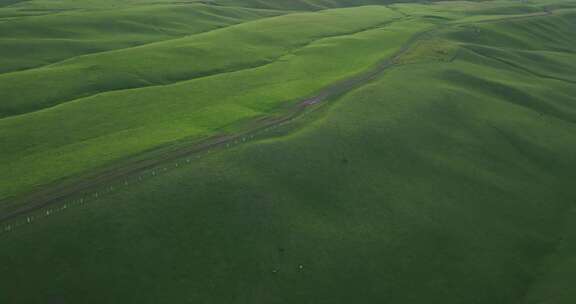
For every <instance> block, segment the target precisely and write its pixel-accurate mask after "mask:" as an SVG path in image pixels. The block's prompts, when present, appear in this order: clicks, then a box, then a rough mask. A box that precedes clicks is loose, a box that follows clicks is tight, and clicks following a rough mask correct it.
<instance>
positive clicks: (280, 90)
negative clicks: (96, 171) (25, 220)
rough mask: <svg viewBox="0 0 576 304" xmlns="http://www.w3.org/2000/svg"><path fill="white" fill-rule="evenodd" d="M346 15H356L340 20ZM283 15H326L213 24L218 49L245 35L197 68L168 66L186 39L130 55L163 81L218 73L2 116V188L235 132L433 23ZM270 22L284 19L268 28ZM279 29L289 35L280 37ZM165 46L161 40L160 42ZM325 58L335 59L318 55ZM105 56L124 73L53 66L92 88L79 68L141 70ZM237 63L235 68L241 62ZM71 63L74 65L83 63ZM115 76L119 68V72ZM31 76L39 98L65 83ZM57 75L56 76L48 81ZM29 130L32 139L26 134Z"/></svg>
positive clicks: (7, 191) (363, 15)
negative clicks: (223, 28)
mask: <svg viewBox="0 0 576 304" xmlns="http://www.w3.org/2000/svg"><path fill="white" fill-rule="evenodd" d="M346 16H348V17H352V16H355V17H356V18H348V19H344V18H342V17H346ZM287 18H291V20H292V21H293V22H295V23H296V24H298V22H301V24H307V23H305V22H306V21H308V20H311V21H310V22H311V23H312V24H314V23H313V21H314V20H316V18H321V20H322V21H323V22H322V23H318V26H317V27H314V26H307V27H306V29H307V30H302V31H297V27H290V26H287V24H289V22H286V21H284V20H283V19H284V18H281V19H280V20H278V19H276V18H272V19H269V20H265V21H262V23H263V24H261V22H260V21H257V22H256V24H254V25H253V24H252V23H250V24H243V25H241V26H240V28H237V27H231V28H229V29H226V31H225V32H224V38H220V33H219V32H211V33H210V34H208V35H209V38H208V41H212V40H214V45H215V46H216V47H215V49H216V50H218V49H219V48H220V45H221V44H220V43H218V41H221V40H218V39H225V38H231V37H232V36H237V37H247V38H245V40H243V41H245V42H243V43H239V44H242V46H243V47H242V48H239V49H230V48H228V47H226V45H224V47H223V48H222V49H221V50H220V51H215V52H211V51H202V50H201V49H200V50H198V51H197V53H205V54H210V55H207V56H206V60H205V61H201V62H191V63H190V65H188V66H192V68H191V70H190V71H186V68H183V69H182V70H179V69H178V68H177V67H178V66H187V65H185V64H181V63H180V61H179V60H175V61H172V62H173V64H174V66H170V67H169V68H166V69H163V68H162V64H163V63H164V64H165V63H166V62H167V61H166V60H164V59H165V58H171V56H174V57H175V58H176V59H178V58H179V55H178V50H181V49H182V48H181V47H180V46H181V45H180V44H177V46H176V47H172V48H168V49H166V51H165V52H166V54H162V53H157V52H154V51H151V52H150V53H148V54H150V55H149V56H150V57H151V58H152V59H151V60H143V61H134V64H139V63H140V62H145V63H146V64H142V65H141V66H142V71H143V73H148V74H150V75H151V76H150V77H158V78H159V79H161V80H160V81H162V79H163V77H165V76H164V75H163V74H162V73H163V71H165V72H166V73H167V74H168V75H170V74H172V75H177V76H174V77H181V76H180V75H179V74H178V73H186V72H192V73H194V72H195V71H199V70H200V69H202V68H204V69H206V70H207V72H206V73H214V75H207V76H204V77H202V76H199V77H196V78H194V77H193V76H191V77H192V79H190V80H184V81H176V82H174V83H173V84H167V85H154V84H152V85H148V86H146V87H145V88H137V89H131V90H117V91H114V92H106V93H101V94H97V95H94V96H90V97H86V98H81V99H76V100H73V101H71V102H66V103H63V104H61V105H59V106H56V107H51V108H48V109H45V110H41V111H35V112H31V113H28V114H26V115H19V116H13V117H7V118H5V119H3V120H0V138H1V139H2V141H3V142H4V143H6V147H7V149H4V150H3V151H1V152H0V153H1V154H2V158H1V161H0V162H1V163H2V166H3V167H4V168H5V169H6V170H7V171H8V172H10V173H11V174H10V175H11V177H12V178H10V179H5V180H0V184H1V185H2V187H0V189H1V190H0V196H1V197H6V196H8V195H13V194H17V193H22V192H25V191H27V190H30V189H31V188H32V187H33V186H34V185H38V184H45V183H47V182H50V181H54V180H56V179H58V178H62V177H66V176H70V175H72V174H76V173H79V172H83V171H85V170H87V169H90V168H95V167H98V166H102V165H104V164H107V163H109V162H110V161H113V160H118V159H121V158H123V157H126V156H128V155H133V154H135V153H138V152H140V151H145V150H148V149H151V148H154V147H157V146H159V145H162V144H166V143H169V142H173V141H176V140H184V139H187V138H192V139H198V138H203V137H208V136H212V135H215V134H217V133H218V132H222V131H226V132H230V131H233V130H234V129H235V127H234V123H237V122H238V121H240V120H245V119H254V118H257V117H261V116H262V115H266V114H270V113H272V112H274V111H276V110H277V109H278V106H279V105H281V104H283V103H286V102H289V101H292V100H294V99H297V98H299V97H301V96H307V95H310V94H312V93H314V92H315V91H317V90H319V89H320V88H322V87H323V86H326V85H328V84H330V83H332V82H334V81H337V80H339V79H342V78H344V77H347V76H350V75H354V74H356V73H359V72H361V71H363V70H365V69H367V68H369V67H370V66H372V65H374V64H375V63H376V62H378V60H381V59H383V58H386V57H387V56H390V55H391V54H392V53H393V52H394V51H396V50H398V49H399V48H400V47H401V46H402V44H403V43H404V42H405V41H407V40H408V39H409V38H410V36H411V35H412V34H414V33H416V32H418V31H421V30H424V29H425V28H426V27H427V25H426V22H422V21H417V20H407V21H404V20H398V21H397V22H394V23H390V22H391V21H393V19H395V18H396V14H395V13H393V12H391V11H390V10H389V9H386V8H377V7H363V8H358V9H343V10H335V11H328V12H323V13H319V16H317V14H313V15H306V14H305V15H299V14H298V15H290V16H289V17H287ZM342 20H350V21H342ZM331 21H332V22H331ZM270 24H272V25H278V26H277V27H274V26H268V25H270ZM264 25H266V26H264ZM244 27H255V28H257V29H262V30H261V31H260V32H254V31H247V30H243V28H244ZM307 31H309V33H308V32H307ZM268 32H269V34H268ZM278 32H282V33H283V34H282V35H278V34H277V33H278ZM242 33H246V34H242ZM298 33H300V34H301V35H298ZM267 37H279V38H276V39H272V38H267ZM323 37H324V38H323ZM251 38H253V40H250V39H251ZM190 39H192V38H190ZM211 39H212V40H211ZM185 40H186V41H184V43H186V42H188V41H187V40H188V39H185ZM195 42H196V40H193V41H191V42H190V45H189V48H190V49H196V48H198V45H211V44H209V43H208V42H198V43H200V44H195ZM294 43H295V45H294ZM291 44H292V45H291ZM159 47H163V44H162V45H161V46H159ZM179 47H180V48H179ZM241 50H249V51H247V52H246V51H244V52H243V54H245V55H244V56H232V55H235V54H236V52H237V53H240V52H242V51H241ZM250 50H253V51H250ZM138 51H140V52H141V53H142V54H143V56H147V53H146V48H144V49H142V48H139V49H138ZM122 52H124V51H122ZM172 54H174V55H172ZM227 54H231V56H227ZM156 56H158V57H156ZM182 56H183V55H182ZM212 56H214V57H212ZM256 56H260V58H258V57H256ZM211 57H212V58H211ZM274 57H275V58H274ZM326 57H329V58H332V60H330V61H325V60H319V59H321V58H326ZM192 58H194V57H192ZM226 58H230V59H229V60H226ZM221 59H223V60H221ZM243 61H244V62H243ZM102 62H103V63H102V64H101V65H99V66H104V67H103V69H105V66H107V65H108V62H110V63H109V66H110V67H111V69H112V68H114V69H115V68H117V67H120V68H118V69H119V70H120V71H117V73H103V74H99V73H98V72H96V71H91V72H90V71H84V72H82V70H81V69H80V72H77V73H76V72H73V73H72V74H70V73H68V72H67V71H66V70H64V71H61V70H60V69H59V68H56V72H55V73H58V75H61V76H62V77H68V75H71V76H70V77H69V79H70V81H71V82H72V84H71V85H70V87H71V88H72V90H73V89H74V87H73V85H74V83H77V84H78V86H80V89H82V88H84V87H86V86H88V87H90V85H91V83H90V82H89V81H86V80H87V79H85V78H82V77H80V75H82V74H86V75H90V76H88V77H90V78H92V77H94V78H96V82H98V81H100V82H103V83H104V84H103V85H107V84H106V83H105V82H107V81H109V83H110V84H111V85H118V84H119V83H121V82H119V81H122V79H123V78H126V79H128V80H126V81H127V82H128V81H131V79H134V78H139V77H132V76H130V75H128V76H127V77H124V74H123V72H122V68H121V66H122V62H123V61H122V60H121V59H120V60H118V61H117V63H116V61H114V59H110V61H108V60H107V61H102ZM210 63H214V64H210ZM236 64H238V65H239V66H238V67H235V65H236ZM126 65H127V66H128V67H127V68H126V69H124V71H130V72H133V71H135V69H134V67H132V66H130V64H129V63H128V64H126ZM217 65H220V66H222V69H227V68H230V66H232V67H233V68H232V71H231V72H215V71H212V70H211V69H212V68H216V69H217V67H215V66H217ZM252 65H253V66H252ZM70 66H71V69H72V71H74V68H75V67H76V66H77V65H75V64H71V65H70ZM194 66H195V67H196V69H195V68H194ZM147 68H149V70H150V71H149V72H147V71H146V69H147ZM51 71H52V70H49V72H51ZM180 71H183V72H180ZM35 72H36V71H35ZM114 74H117V75H119V76H118V77H114ZM99 75H101V76H99ZM34 76H38V77H39V79H38V80H37V81H26V82H23V83H24V84H31V83H34V84H36V85H38V86H41V85H42V82H45V83H46V88H48V89H46V90H38V91H36V90H30V91H29V92H30V93H31V95H36V96H40V94H42V93H41V92H45V93H46V94H47V95H48V94H50V89H49V88H50V87H56V88H57V87H58V86H60V84H63V83H67V82H58V80H57V78H54V77H56V76H54V77H43V76H42V73H37V74H34V75H33V77H34ZM166 77H170V76H166ZM309 77H312V78H309ZM98 78H100V79H101V80H99V79H98ZM44 79H46V80H44ZM76 79H80V80H81V81H76ZM43 80H44V81H43ZM54 80H56V83H52V81H54ZM82 80H84V81H82ZM5 83H7V84H8V83H10V81H6V82H5ZM63 86H64V85H63ZM8 87H10V85H8ZM18 92H26V90H24V89H22V90H20V91H18ZM58 92H60V91H58ZM16 93H17V92H15V95H16ZM37 94H38V95H37ZM26 95H28V94H26V93H21V96H22V99H18V100H21V101H22V103H16V105H23V106H24V107H25V106H26V98H27V96H26ZM30 100H36V99H30ZM160 100H162V102H161V103H160V102H159V101H160ZM94 113H98V115H93V114H94ZM24 136H25V137H26V138H27V140H25V141H22V140H21V139H22V138H23V137H24Z"/></svg>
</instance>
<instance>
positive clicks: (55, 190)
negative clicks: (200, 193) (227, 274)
mask: <svg viewBox="0 0 576 304" xmlns="http://www.w3.org/2000/svg"><path fill="white" fill-rule="evenodd" d="M547 14H550V13H549V12H546V13H543V14H538V15H534V14H532V15H530V16H515V17H509V19H518V18H519V17H521V18H532V17H539V16H543V15H547ZM503 19H505V18H503ZM503 19H498V20H493V21H503ZM439 28H440V27H438V26H436V27H433V28H432V29H429V30H426V31H423V32H420V33H417V34H415V35H413V36H412V37H411V38H410V39H409V40H408V41H407V42H405V43H404V45H402V46H401V47H400V49H399V50H398V51H396V52H395V54H393V55H392V56H390V57H388V58H386V59H384V60H382V61H380V62H379V63H377V64H376V65H375V66H374V67H372V68H371V69H369V70H368V71H365V72H363V73H361V74H358V75H356V76H353V77H350V78H348V79H345V80H343V81H340V82H337V83H334V84H332V85H330V86H327V87H325V88H323V89H321V90H320V91H319V92H318V93H316V94H315V95H314V96H311V97H307V98H304V99H301V100H300V101H297V102H295V104H294V106H292V107H291V108H290V109H288V110H286V112H285V113H284V114H283V115H282V116H279V117H271V118H268V119H261V120H259V121H258V122H256V123H254V124H253V125H252V127H249V128H247V129H246V130H244V131H242V132H239V133H237V134H234V135H220V136H214V137H211V138H208V139H206V140H203V141H201V142H196V143H193V144H190V145H185V146H181V147H176V148H174V147H167V148H165V149H159V150H157V151H155V152H154V153H151V154H153V155H149V156H148V157H146V156H144V157H142V158H140V159H138V160H132V161H126V162H124V163H123V164H120V165H116V166H115V167H112V168H107V169H104V170H102V171H100V172H97V173H92V174H87V175H84V176H81V177H78V178H75V179H74V180H73V181H66V182H60V183H56V184H52V185H49V186H47V187H45V188H44V189H42V190H39V191H36V192H33V193H31V194H29V195H27V196H24V197H21V198H18V199H15V200H11V201H7V200H5V201H0V206H2V205H4V206H8V207H5V208H4V209H3V210H0V225H3V224H6V223H8V222H10V221H12V220H14V219H17V218H19V217H22V216H26V215H29V214H31V213H34V212H35V211H39V210H42V209H43V208H47V207H49V206H52V205H55V204H58V203H61V202H63V201H65V200H69V199H73V198H77V197H81V196H85V195H87V194H92V193H97V191H99V190H101V189H104V188H106V187H112V185H115V184H117V183H121V182H123V181H124V182H125V181H127V180H134V179H136V177H138V176H141V174H142V173H144V172H147V171H150V170H154V169H155V168H157V167H158V166H160V165H162V164H165V163H167V162H174V161H177V160H181V159H185V158H188V161H189V158H191V157H194V156H196V155H199V154H202V153H206V152H208V151H210V150H212V149H214V148H225V147H227V146H229V145H230V144H234V143H238V142H243V141H245V140H246V138H253V137H254V135H255V134H257V133H260V132H262V131H263V130H267V129H269V128H273V127H275V126H279V125H282V124H284V123H287V122H289V121H291V120H292V119H294V118H296V117H299V116H300V115H301V114H302V113H304V112H306V111H307V110H309V109H310V108H313V107H317V106H318V105H319V104H322V103H324V102H325V101H327V100H330V99H333V98H335V97H337V96H340V95H343V94H345V93H348V92H350V91H352V90H354V89H356V88H358V87H360V86H363V85H365V84H367V83H369V82H370V81H372V80H374V79H375V78H376V77H377V76H379V75H381V74H382V73H383V72H385V71H386V70H388V69H389V68H391V67H394V66H396V65H397V62H398V59H400V57H402V55H404V54H405V53H406V52H407V51H408V50H409V49H410V48H411V47H412V46H413V45H414V44H415V43H416V42H417V41H419V40H420V39H422V38H423V37H425V36H427V35H430V34H431V33H433V32H435V31H437V30H438V29H439ZM153 172H154V171H153ZM153 175H155V174H154V173H153ZM126 183H127V182H126Z"/></svg>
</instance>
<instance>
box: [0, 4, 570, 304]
mask: <svg viewBox="0 0 576 304" xmlns="http://www.w3.org/2000/svg"><path fill="white" fill-rule="evenodd" d="M48 2H49V1H31V3H29V4H26V2H21V3H17V4H12V5H8V6H6V7H5V8H0V12H1V11H2V10H4V9H11V10H15V11H16V10H17V8H18V6H25V5H34V6H38V7H41V6H43V5H45V6H46V8H49V7H50V4H49V3H48ZM82 2H84V1H82ZM58 3H59V4H58ZM91 3H92V2H91V1H85V9H87V8H88V7H90V6H91V5H94V7H93V8H91V9H94V10H98V9H104V8H103V7H106V4H105V2H103V3H104V4H98V3H97V2H94V4H91ZM115 3H117V4H118V5H120V6H122V7H123V8H125V9H126V10H132V9H134V10H135V11H137V10H139V9H152V8H151V7H148V6H151V4H147V3H144V2H139V4H138V5H137V6H142V7H141V8H133V6H135V4H134V3H131V2H130V1H121V2H120V1H118V2H115ZM150 3H152V2H151V1H150ZM215 3H217V4H218V5H215V4H197V3H191V4H189V5H190V8H189V9H190V10H196V9H198V10H200V11H204V10H206V9H219V10H220V12H221V13H218V16H219V17H218V18H220V17H222V16H224V15H225V13H223V12H228V13H230V12H232V11H230V10H236V12H239V14H240V12H241V14H242V17H239V18H238V19H236V18H235V19H234V20H235V21H234V22H229V23H227V24H226V25H221V24H220V23H218V24H219V25H218V26H225V27H224V28H221V29H215V28H212V27H204V26H205V24H203V22H204V21H202V22H199V23H198V24H195V25H194V24H192V23H190V27H191V28H194V29H195V30H197V32H195V33H192V32H190V33H187V34H184V36H183V37H179V38H172V39H170V38H166V37H163V38H162V37H160V36H156V37H155V38H150V39H151V40H149V41H148V43H146V44H144V45H142V46H137V47H123V46H120V44H118V45H109V46H108V47H109V48H108V49H106V50H104V49H102V50H101V51H98V52H97V53H95V54H85V55H82V56H79V57H76V56H77V55H75V54H63V53H62V54H61V55H62V56H64V57H66V58H68V59H66V60H61V61H59V62H57V63H53V64H50V65H47V66H37V67H33V68H29V69H26V70H21V71H10V72H6V73H4V74H0V87H1V88H2V90H0V109H1V111H0V113H1V115H2V116H3V118H1V119H0V147H1V149H0V168H2V171H3V172H7V173H5V174H4V177H3V178H2V179H0V197H4V198H5V197H10V196H15V195H20V194H25V193H27V192H30V191H34V190H35V189H37V188H38V187H40V186H42V185H46V184H49V183H51V182H54V181H57V180H60V179H64V178H75V177H78V176H81V175H82V173H85V172H90V171H91V170H95V169H97V168H102V167H105V166H112V165H114V164H117V163H119V162H122V160H126V159H129V158H130V157H133V156H135V155H140V153H142V152H144V151H150V150H154V149H155V148H157V147H163V146H167V145H170V144H174V143H176V142H178V143H183V142H184V143H187V142H195V141H197V140H200V139H202V138H206V137H209V136H213V135H215V134H222V133H228V134H233V133H234V132H237V131H238V130H239V128H240V126H241V125H242V122H246V121H254V120H257V119H260V118H263V117H269V116H270V115H276V114H278V112H279V111H281V110H280V109H282V108H283V107H289V106H290V105H293V104H294V103H295V101H296V100H300V99H301V98H304V97H306V96H311V95H313V94H314V93H315V92H318V91H319V90H320V89H322V88H324V87H326V86H328V85H329V84H331V83H335V82H337V81H340V80H342V79H346V78H348V77H351V76H353V75H358V74H359V73H362V72H363V71H366V70H369V69H370V68H371V67H373V66H374V65H376V64H377V63H378V62H381V61H382V60H384V59H386V58H390V57H392V56H394V54H396V53H397V52H398V51H399V50H402V49H403V47H405V46H407V45H408V46H409V47H408V48H406V51H405V52H403V53H402V55H401V56H400V57H398V58H396V59H395V60H394V62H395V63H396V65H395V66H393V67H391V68H389V69H387V70H386V71H385V72H384V73H382V74H381V75H379V76H378V77H377V78H376V79H374V80H373V81H371V82H369V83H366V84H364V85H363V86H361V87H358V88H356V89H355V90H353V91H351V92H348V93H347V94H345V95H343V96H339V97H338V98H334V99H331V100H328V101H326V102H324V103H323V104H321V105H318V106H317V107H316V108H314V110H310V111H309V112H308V113H307V115H304V116H301V117H299V118H297V119H296V120H294V121H293V122H291V123H290V124H286V125H283V126H281V127H280V128H278V129H275V130H272V131H268V132H264V133H259V135H258V136H257V137H256V139H255V140H252V141H249V142H248V143H245V144H242V145H238V146H235V147H234V148H231V149H220V150H218V151H217V152H215V153H211V154H208V155H206V156H203V157H202V158H200V159H195V160H194V161H192V162H191V163H190V164H187V165H186V166H183V167H182V168H178V169H174V170H171V171H168V172H165V173H163V174H161V175H160V176H156V177H154V178H151V179H147V180H144V181H142V182H141V183H138V184H131V185H129V186H125V187H119V189H117V190H115V191H113V192H112V193H110V194H108V195H105V196H103V197H100V198H98V199H97V200H92V201H91V202H90V203H88V204H86V205H82V207H75V208H68V209H66V210H64V211H62V212H59V213H58V214H56V215H54V216H50V217H46V218H44V219H42V220H39V221H37V222H34V223H32V224H30V225H24V226H22V227H20V228H18V229H16V230H14V231H11V232H9V233H4V234H0V261H2V263H0V303H51V302H54V303H60V302H62V303H402V304H403V303H447V304H450V303H454V304H456V303H458V304H460V303H462V304H468V303H479V304H484V303H486V304H500V303H501V304H509V303H519V304H540V303H550V304H557V303H562V304H563V303H574V301H575V300H576V293H575V292H574V288H572V287H573V282H574V280H575V279H576V264H575V263H574V257H575V256H576V255H575V254H576V235H575V234H574V224H573V223H574V221H575V220H576V213H574V210H576V209H575V208H576V205H575V203H576V189H574V186H573V182H574V180H575V178H576V171H575V170H574V169H575V168H576V153H575V152H576V136H575V135H574V134H576V125H575V122H576V99H575V97H574V96H576V73H574V71H576V51H575V50H576V35H574V32H575V30H576V10H574V7H576V5H574V3H573V2H572V1H529V2H528V3H519V2H512V1H485V2H465V1H454V2H440V3H436V4H430V3H427V4H411V3H398V4H393V5H388V6H380V5H378V4H382V3H384V1H382V2H380V3H379V2H378V1H371V2H368V1H366V3H364V2H353V1H295V2H293V4H292V5H291V4H290V3H291V2H290V1H240V0H221V1H215ZM352 3H355V4H371V5H369V6H358V7H353V8H341V7H343V6H348V5H351V4H352ZM67 5H69V6H71V7H67ZM74 5H75V4H73V3H70V2H67V1H63V0H62V1H59V2H57V3H55V4H54V7H60V8H61V9H70V10H76V8H73V6H74ZM100 5H101V7H100ZM165 5H175V4H170V3H160V4H158V3H156V4H154V8H153V9H158V8H161V7H163V6H165ZM178 5H184V4H178ZM187 5H188V4H186V5H184V6H187ZM327 8H328V9H327ZM545 9H546V10H545ZM302 10H308V12H301V11H302ZM547 10H552V13H548V12H547ZM177 11H178V10H177ZM312 11H313V12H312ZM77 13H80V12H73V13H70V14H77ZM81 13H82V14H88V15H89V12H88V11H86V12H81ZM115 13H118V11H116V12H115ZM178 13H180V12H179V11H178ZM66 14H68V13H66ZM222 14H223V15H222ZM244 14H247V15H244ZM94 16H96V15H94ZM18 18H22V20H19V21H17V22H24V21H26V19H27V18H40V17H39V16H31V17H30V16H28V17H18ZM42 18H44V17H42ZM46 18H48V16H47V17H46ZM168 18H169V17H168ZM240 19H241V20H240ZM157 20H160V19H157ZM218 20H220V19H218ZM163 21H166V20H163ZM11 22H12V21H7V22H2V23H0V27H2V26H4V25H6V24H10V23H11ZM190 22H191V21H190ZM210 22H212V21H210ZM168 23H169V22H168ZM6 26H8V25H6ZM31 29H32V28H31ZM188 30H189V29H187V30H186V31H188ZM126 31H127V32H132V30H130V29H126ZM31 32H33V31H32V30H31ZM184 32H185V31H184V30H183V31H182V32H181V33H184ZM423 33H424V34H423ZM78 35H81V34H80V32H79V33H78ZM178 35H180V34H178ZM88 36H89V35H88ZM121 36H124V35H123V34H122V35H121ZM413 37H417V39H416V40H413V39H412V38H413ZM114 39H116V38H114ZM152 39H154V42H151V41H152ZM23 40H26V39H23ZM1 43H2V42H0V45H1ZM131 43H132V42H131ZM63 49H67V48H66V47H63ZM82 52H83V51H82ZM54 58H55V57H54ZM22 60H23V62H25V61H26V60H27V59H25V58H22ZM34 62H38V61H37V58H32V59H30V61H29V62H28V63H30V65H29V66H30V67H31V66H33V65H34V64H35V63H34ZM6 96H10V98H9V100H6V99H5V98H6ZM172 165H173V164H172V163H170V164H167V165H166V166H172ZM172 167H173V166H172ZM0 207H1V206H0ZM41 212H44V211H43V210H42V211H41Z"/></svg>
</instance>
